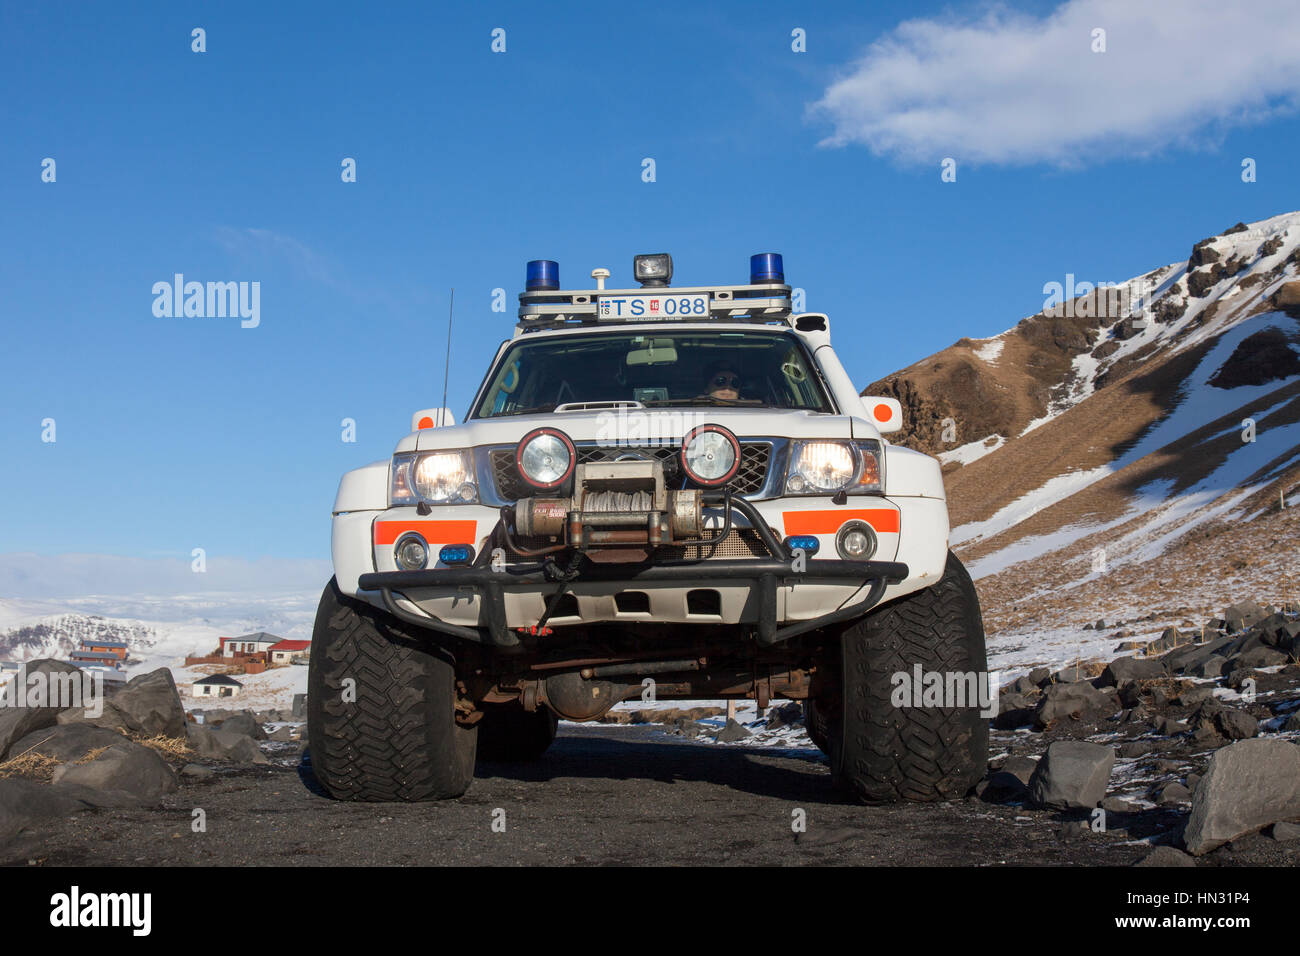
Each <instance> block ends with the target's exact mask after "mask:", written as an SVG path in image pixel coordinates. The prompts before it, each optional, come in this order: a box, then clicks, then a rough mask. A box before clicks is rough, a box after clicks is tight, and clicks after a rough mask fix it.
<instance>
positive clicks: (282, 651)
mask: <svg viewBox="0 0 1300 956" xmlns="http://www.w3.org/2000/svg"><path fill="white" fill-rule="evenodd" d="M270 654H271V663H272V664H289V663H291V662H292V660H293V658H294V657H299V656H301V657H307V656H308V655H310V654H311V641H288V640H285V641H280V642H278V643H276V644H272V645H271V648H270Z"/></svg>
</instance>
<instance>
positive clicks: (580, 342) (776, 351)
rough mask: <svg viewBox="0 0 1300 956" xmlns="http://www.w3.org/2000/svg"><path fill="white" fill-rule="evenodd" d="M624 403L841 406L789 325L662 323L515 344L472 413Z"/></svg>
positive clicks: (486, 414)
mask: <svg viewBox="0 0 1300 956" xmlns="http://www.w3.org/2000/svg"><path fill="white" fill-rule="evenodd" d="M616 401H635V402H640V403H642V404H643V405H647V406H656V405H723V406H738V407H755V408H798V409H808V410H810V411H816V412H830V411H833V409H832V408H831V405H830V402H829V401H828V400H827V398H826V394H825V392H824V391H823V389H822V386H821V383H820V381H819V380H818V377H817V374H816V372H815V370H814V369H813V368H812V367H811V366H810V364H809V362H808V359H807V357H806V356H805V353H804V350H803V348H802V347H801V346H800V344H799V342H798V340H797V339H795V338H794V336H792V335H789V334H788V333H782V332H764V331H728V332H699V331H692V332H673V331H671V330H666V331H658V330H656V331H654V332H653V333H648V332H647V333H635V334H634V333H631V332H618V333H608V334H604V333H598V334H591V335H562V336H555V337H553V338H544V339H535V340H533V341H529V340H527V339H524V340H522V341H520V342H517V343H515V344H514V345H512V346H511V347H510V348H509V349H508V350H507V351H506V353H505V356H504V357H503V359H502V361H501V364H500V365H499V366H497V368H496V370H495V372H494V373H493V375H492V378H491V380H490V382H489V384H488V388H487V391H486V392H485V393H484V395H483V399H482V401H480V402H479V405H478V408H477V409H475V410H474V413H473V417H475V418H497V417H501V416H506V415H524V414H529V413H536V412H548V411H552V410H554V409H555V408H556V407H557V406H560V405H570V404H582V403H585V402H616Z"/></svg>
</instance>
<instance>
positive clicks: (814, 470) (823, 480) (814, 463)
mask: <svg viewBox="0 0 1300 956" xmlns="http://www.w3.org/2000/svg"><path fill="white" fill-rule="evenodd" d="M880 490H881V481H880V446H879V444H878V443H876V442H875V441H860V442H847V441H797V442H793V443H792V444H791V448H790V466H789V468H788V470H787V471H786V476H785V493H786V494H787V495H830V494H835V493H836V492H838V491H845V492H848V493H849V494H878V493H879V492H880Z"/></svg>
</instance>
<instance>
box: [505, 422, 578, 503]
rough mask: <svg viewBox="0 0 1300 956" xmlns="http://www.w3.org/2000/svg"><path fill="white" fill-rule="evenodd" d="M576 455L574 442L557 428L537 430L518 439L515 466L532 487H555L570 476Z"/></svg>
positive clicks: (575, 461)
mask: <svg viewBox="0 0 1300 956" xmlns="http://www.w3.org/2000/svg"><path fill="white" fill-rule="evenodd" d="M577 458H578V454H577V452H576V451H575V450H574V448H573V441H572V440H571V439H570V438H569V436H568V435H566V434H564V432H562V431H560V430H559V429H558V428H537V429H534V430H533V431H531V432H529V433H528V434H527V435H525V436H524V437H523V438H522V439H520V441H519V444H518V446H517V447H516V448H515V464H516V465H517V466H518V467H519V474H520V475H522V476H523V479H524V481H526V482H528V483H529V484H530V485H532V486H533V487H534V488H541V489H549V488H558V487H559V486H560V485H562V484H564V482H565V481H567V480H568V478H569V476H570V475H571V474H573V466H574V465H575V464H577Z"/></svg>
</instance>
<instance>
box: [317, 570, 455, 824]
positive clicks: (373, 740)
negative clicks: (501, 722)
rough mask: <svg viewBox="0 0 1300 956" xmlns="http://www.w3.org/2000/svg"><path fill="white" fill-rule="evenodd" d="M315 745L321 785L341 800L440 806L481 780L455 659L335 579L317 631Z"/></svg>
mask: <svg viewBox="0 0 1300 956" xmlns="http://www.w3.org/2000/svg"><path fill="white" fill-rule="evenodd" d="M307 738H308V743H309V746H310V750H311V766H312V771H313V772H314V773H315V775H316V779H317V780H318V781H320V783H321V785H322V786H323V787H324V788H325V789H326V790H328V791H329V793H330V795H331V796H334V797H336V798H338V799H340V800H369V801H397V800H404V801H418V800H440V799H445V798H448V797H459V796H460V795H461V794H463V793H464V792H465V791H466V790H468V789H469V785H470V783H471V782H472V781H473V779H474V755H475V750H476V747H477V743H478V731H477V728H475V727H467V726H464V725H462V724H460V723H458V722H457V720H456V674H455V667H454V665H453V662H452V661H451V659H450V657H449V656H448V655H447V654H446V653H445V652H444V651H443V650H442V649H441V648H439V647H436V646H434V645H432V644H429V643H427V642H423V641H417V640H414V639H413V638H411V637H409V636H407V635H406V634H404V633H403V632H402V631H400V630H399V629H398V627H397V626H396V622H394V621H392V620H391V619H390V618H389V617H388V616H386V615H384V614H383V613H381V612H380V611H378V610H376V609H375V608H373V607H371V606H370V605H369V604H366V603H364V602H362V601H358V600H356V599H354V598H350V597H348V596H347V595H345V594H343V593H342V592H341V591H340V590H339V588H338V584H337V582H335V581H334V580H331V581H330V583H329V584H328V585H327V586H326V587H325V593H324V594H322V595H321V599H320V606H319V608H318V609H317V611H316V626H315V629H314V631H313V632H312V647H311V661H310V664H309V669H308V674H307Z"/></svg>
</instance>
